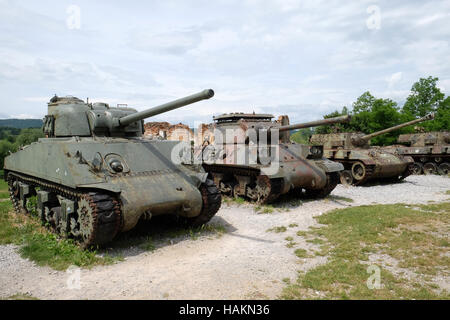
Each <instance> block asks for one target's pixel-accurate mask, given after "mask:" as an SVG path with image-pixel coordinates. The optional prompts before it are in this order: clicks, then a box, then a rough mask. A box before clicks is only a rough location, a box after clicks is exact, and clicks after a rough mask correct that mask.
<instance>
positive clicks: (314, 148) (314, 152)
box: [309, 146, 323, 157]
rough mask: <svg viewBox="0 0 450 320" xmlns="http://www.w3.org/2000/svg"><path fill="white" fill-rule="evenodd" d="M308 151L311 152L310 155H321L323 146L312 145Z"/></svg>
mask: <svg viewBox="0 0 450 320" xmlns="http://www.w3.org/2000/svg"><path fill="white" fill-rule="evenodd" d="M309 152H310V153H311V155H312V156H314V157H321V156H322V154H323V147H322V146H312V147H311V148H310V149H309Z"/></svg>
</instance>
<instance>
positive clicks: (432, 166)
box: [423, 162, 438, 174]
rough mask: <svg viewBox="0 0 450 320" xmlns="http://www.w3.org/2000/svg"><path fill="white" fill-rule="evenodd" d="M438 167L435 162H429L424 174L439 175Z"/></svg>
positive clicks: (424, 167) (425, 166)
mask: <svg viewBox="0 0 450 320" xmlns="http://www.w3.org/2000/svg"><path fill="white" fill-rule="evenodd" d="M437 171H438V167H437V165H436V164H435V163H434V162H427V163H425V164H424V165H423V173H425V174H437Z"/></svg>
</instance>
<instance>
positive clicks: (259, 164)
mask: <svg viewBox="0 0 450 320" xmlns="http://www.w3.org/2000/svg"><path fill="white" fill-rule="evenodd" d="M273 117H274V116H273V115H271V114H255V113H253V114H245V113H231V114H224V115H221V116H217V117H214V118H213V120H214V123H213V124H211V125H210V126H209V128H210V131H213V133H212V136H210V137H209V138H208V139H205V140H204V144H203V146H202V148H201V152H200V157H201V158H202V162H203V167H204V168H205V170H206V171H207V172H209V173H211V174H212V175H213V177H214V182H215V184H216V185H217V186H218V187H219V190H220V191H221V192H222V193H223V194H226V195H231V196H234V197H238V196H240V197H244V198H247V199H250V200H252V201H257V202H259V203H270V202H273V201H275V200H276V199H277V198H278V197H279V196H280V195H282V194H286V193H288V192H292V193H293V194H296V195H298V196H301V195H302V194H304V193H306V194H307V195H308V196H311V197H325V196H327V195H328V194H330V193H331V191H332V190H333V189H334V188H335V187H336V185H337V184H338V182H339V172H340V171H342V170H343V169H344V167H343V166H342V164H340V163H337V162H334V161H330V160H328V159H326V158H325V157H323V152H322V147H311V146H308V145H302V144H296V143H292V142H290V141H289V131H290V130H294V129H300V128H308V127H314V126H319V125H325V124H333V123H338V122H346V121H349V117H348V116H343V117H338V118H331V119H326V120H320V121H314V122H308V123H300V124H294V125H290V124H289V120H288V117H286V116H285V117H283V119H282V121H273V120H272V119H273ZM196 154H197V157H199V153H198V152H196Z"/></svg>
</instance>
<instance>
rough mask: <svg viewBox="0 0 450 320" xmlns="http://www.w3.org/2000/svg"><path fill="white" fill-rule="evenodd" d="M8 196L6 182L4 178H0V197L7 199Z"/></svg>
mask: <svg viewBox="0 0 450 320" xmlns="http://www.w3.org/2000/svg"><path fill="white" fill-rule="evenodd" d="M0 177H1V176H0ZM8 198H9V191H8V184H7V183H6V182H5V181H4V180H2V179H0V199H8Z"/></svg>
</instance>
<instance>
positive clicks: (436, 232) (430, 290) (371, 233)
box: [281, 202, 450, 299]
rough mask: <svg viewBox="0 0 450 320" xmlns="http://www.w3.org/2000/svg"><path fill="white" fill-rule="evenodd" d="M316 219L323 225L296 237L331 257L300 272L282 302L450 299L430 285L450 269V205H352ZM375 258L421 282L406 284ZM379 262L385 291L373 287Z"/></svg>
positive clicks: (411, 281)
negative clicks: (370, 283) (370, 281)
mask: <svg viewBox="0 0 450 320" xmlns="http://www.w3.org/2000/svg"><path fill="white" fill-rule="evenodd" d="M316 219H317V221H318V222H319V223H320V224H323V225H325V226H323V227H320V228H314V229H311V230H310V231H308V232H303V231H301V232H299V233H300V234H299V233H297V234H298V235H301V236H306V237H310V238H311V239H310V241H309V242H312V243H317V244H321V252H319V253H317V254H318V255H326V256H328V262H327V263H326V264H324V265H320V266H318V267H316V268H314V269H311V270H309V271H308V272H306V273H302V274H299V276H298V279H297V281H296V282H295V283H292V284H290V285H288V286H287V287H286V288H285V289H284V290H283V293H282V296H281V297H282V298H285V299H305V298H326V299H450V295H449V293H448V292H446V291H444V290H440V289H439V290H438V289H436V284H434V283H431V279H432V276H434V275H436V274H438V273H439V272H442V271H444V272H446V270H447V269H448V266H449V265H450V258H449V255H448V253H449V241H448V232H449V230H450V203H449V202H447V203H437V204H428V205H420V206H406V205H402V204H396V205H374V206H359V207H351V208H346V209H339V210H333V211H330V212H328V213H326V214H324V215H322V216H319V217H316ZM321 239H323V243H321V242H322V240H321ZM318 240H321V241H318ZM295 254H296V255H297V256H299V255H300V256H301V257H304V256H305V255H306V254H307V253H306V251H305V250H302V249H297V250H296V251H295ZM371 255H374V256H375V255H376V256H380V255H383V256H389V257H391V258H392V259H393V260H394V261H398V264H397V266H396V268H400V270H407V271H409V272H412V273H413V274H415V275H416V276H417V278H415V279H413V280H408V279H406V278H404V277H402V276H401V275H400V274H399V273H397V272H395V273H391V272H390V271H389V270H391V271H392V269H389V268H387V266H388V263H387V261H385V260H380V261H379V262H374V263H372V262H370V261H369V257H370V256H371ZM383 263H385V265H384V266H383V265H382V264H383ZM377 264H378V267H379V268H380V276H381V278H380V279H381V287H380V288H378V289H369V288H368V286H367V281H368V279H369V277H370V276H371V272H369V271H368V266H369V265H377ZM316 292H319V293H320V294H319V295H317V294H315V293H316Z"/></svg>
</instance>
